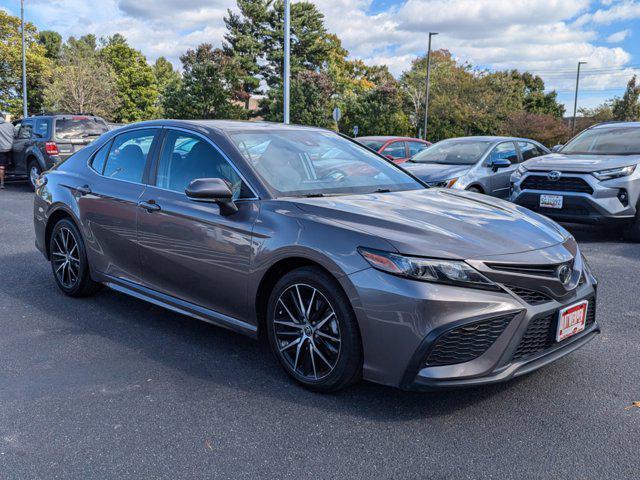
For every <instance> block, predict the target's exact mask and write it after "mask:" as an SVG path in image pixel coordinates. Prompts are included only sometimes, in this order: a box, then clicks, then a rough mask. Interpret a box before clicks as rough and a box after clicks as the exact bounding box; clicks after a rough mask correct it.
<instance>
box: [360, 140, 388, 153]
mask: <svg viewBox="0 0 640 480" xmlns="http://www.w3.org/2000/svg"><path fill="white" fill-rule="evenodd" d="M358 143H361V144H362V145H364V146H365V147H369V148H370V149H371V150H375V151H376V152H377V151H378V150H380V149H381V148H382V145H384V142H381V141H380V140H358Z"/></svg>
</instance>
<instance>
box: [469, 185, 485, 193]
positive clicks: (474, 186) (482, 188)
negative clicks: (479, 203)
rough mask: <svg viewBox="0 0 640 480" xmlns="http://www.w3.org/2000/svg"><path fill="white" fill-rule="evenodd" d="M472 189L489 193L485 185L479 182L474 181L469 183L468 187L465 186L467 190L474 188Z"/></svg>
mask: <svg viewBox="0 0 640 480" xmlns="http://www.w3.org/2000/svg"><path fill="white" fill-rule="evenodd" d="M472 189H477V190H479V191H480V193H487V192H486V190H485V189H484V187H483V186H482V185H481V184H479V183H477V182H474V183H472V184H471V185H468V186H467V188H465V190H472Z"/></svg>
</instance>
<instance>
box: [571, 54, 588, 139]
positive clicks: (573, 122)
mask: <svg viewBox="0 0 640 480" xmlns="http://www.w3.org/2000/svg"><path fill="white" fill-rule="evenodd" d="M586 63H587V62H578V72H577V73H576V96H575V99H574V101H573V119H572V120H571V133H573V132H574V131H575V129H576V113H577V111H578V85H579V84H580V65H584V64H586Z"/></svg>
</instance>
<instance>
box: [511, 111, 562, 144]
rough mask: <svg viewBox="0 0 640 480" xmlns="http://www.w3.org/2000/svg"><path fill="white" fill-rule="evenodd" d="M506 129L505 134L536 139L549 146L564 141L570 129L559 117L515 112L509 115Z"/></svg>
mask: <svg viewBox="0 0 640 480" xmlns="http://www.w3.org/2000/svg"><path fill="white" fill-rule="evenodd" d="M508 125H509V127H508V131H505V134H508V135H512V136H515V137H524V138H531V139H533V140H537V141H538V142H540V143H542V144H543V145H546V146H547V147H549V148H551V147H553V146H554V145H558V144H560V143H565V142H566V141H567V139H568V138H569V137H570V136H571V129H570V128H569V125H567V123H565V122H563V121H562V120H561V119H559V118H557V117H555V116H553V115H548V114H540V113H529V112H517V113H513V114H512V115H510V116H509V121H508Z"/></svg>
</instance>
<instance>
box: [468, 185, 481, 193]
mask: <svg viewBox="0 0 640 480" xmlns="http://www.w3.org/2000/svg"><path fill="white" fill-rule="evenodd" d="M467 191H468V192H474V193H484V192H483V191H482V189H481V188H480V187H476V186H475V185H473V186H471V187H468V188H467Z"/></svg>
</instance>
